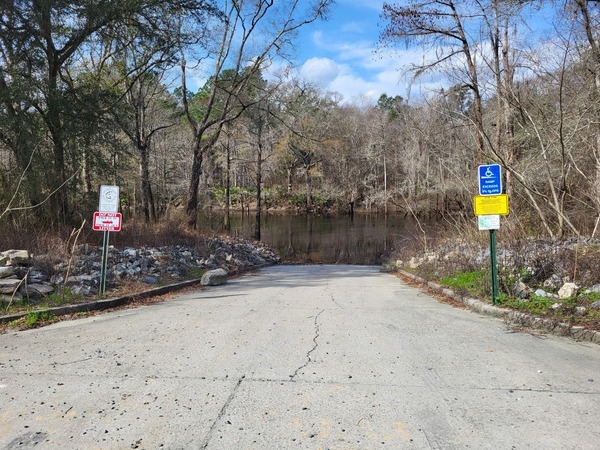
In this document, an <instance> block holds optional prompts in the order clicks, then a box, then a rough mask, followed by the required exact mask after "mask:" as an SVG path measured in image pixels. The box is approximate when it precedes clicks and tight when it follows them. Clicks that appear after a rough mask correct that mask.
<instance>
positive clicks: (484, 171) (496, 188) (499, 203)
mask: <svg viewBox="0 0 600 450" xmlns="http://www.w3.org/2000/svg"><path fill="white" fill-rule="evenodd" d="M478 172H479V195H476V196H475V197H474V198H473V210H474V212H475V215H476V216H477V219H478V222H479V229H480V230H490V262H491V266H492V303H493V304H494V305H496V304H497V303H498V264H497V262H496V230H497V229H499V228H500V216H501V215H502V216H505V215H507V214H508V212H509V210H508V196H507V195H506V194H503V193H502V191H503V189H502V167H501V166H500V165H499V164H484V165H481V166H479V168H478Z"/></svg>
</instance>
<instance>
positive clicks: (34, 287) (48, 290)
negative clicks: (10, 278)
mask: <svg viewBox="0 0 600 450" xmlns="http://www.w3.org/2000/svg"><path fill="white" fill-rule="evenodd" d="M21 290H22V291H23V293H24V294H26V295H29V296H31V297H45V296H47V295H50V294H52V293H53V292H54V288H53V287H52V286H50V285H47V284H37V283H33V284H27V285H21Z"/></svg>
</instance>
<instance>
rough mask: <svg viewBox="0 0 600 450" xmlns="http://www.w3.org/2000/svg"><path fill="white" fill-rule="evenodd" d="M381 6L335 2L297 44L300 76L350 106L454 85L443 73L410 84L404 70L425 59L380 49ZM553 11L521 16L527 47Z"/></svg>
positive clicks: (415, 51) (374, 0)
mask: <svg viewBox="0 0 600 450" xmlns="http://www.w3.org/2000/svg"><path fill="white" fill-rule="evenodd" d="M388 2H390V3H394V2H393V1H389V0H388ZM383 3H384V1H383V0H337V1H336V3H335V4H334V5H333V7H332V9H331V13H330V17H329V20H327V21H320V22H317V23H314V24H310V25H307V26H306V27H305V28H303V29H302V31H301V34H300V36H299V40H298V42H297V45H298V49H297V57H296V60H295V65H296V67H297V71H296V75H297V76H301V77H303V78H305V79H306V80H308V81H310V82H313V83H316V84H317V85H319V86H320V87H321V88H323V89H325V90H327V91H333V92H338V93H340V94H341V95H342V96H343V98H344V101H346V102H348V101H350V102H357V103H363V102H364V101H367V102H369V103H374V102H376V101H377V99H378V98H379V96H380V95H381V94H382V93H386V94H388V95H390V96H395V95H401V96H402V97H404V98H405V99H410V100H416V99H417V98H418V97H419V96H420V95H427V93H428V92H432V91H438V90H439V89H440V88H442V87H447V86H448V85H449V84H450V83H449V81H448V80H447V78H446V77H445V76H444V75H442V74H430V75H428V76H426V77H423V78H420V79H419V80H418V81H417V82H415V83H413V84H412V85H411V79H410V75H407V71H406V70H402V69H403V68H404V69H406V68H407V67H408V66H409V65H410V64H411V63H413V62H414V63H420V62H422V61H423V59H424V58H425V59H427V55H426V54H425V53H424V52H423V50H421V49H420V48H418V47H412V48H403V47H402V46H399V47H396V49H395V50H394V51H392V50H387V51H385V50H384V51H379V52H377V51H376V50H377V43H378V39H379V34H380V32H381V31H382V29H383V26H384V23H383V21H382V19H381V17H380V14H381V11H382V8H383ZM549 9H551V8H550V7H546V8H545V11H539V10H534V11H529V12H523V17H524V22H525V25H522V26H520V27H519V28H520V29H521V32H525V33H526V37H525V39H526V40H527V41H528V43H529V44H532V42H533V40H532V38H531V36H532V35H531V32H532V28H533V31H535V33H534V35H536V36H541V35H542V34H543V31H544V32H548V31H549V29H550V28H551V23H550V21H549V19H548V14H551V11H549ZM543 29H544V30H543ZM542 30H543V31H542ZM550 31H551V30H550ZM380 50H381V49H380Z"/></svg>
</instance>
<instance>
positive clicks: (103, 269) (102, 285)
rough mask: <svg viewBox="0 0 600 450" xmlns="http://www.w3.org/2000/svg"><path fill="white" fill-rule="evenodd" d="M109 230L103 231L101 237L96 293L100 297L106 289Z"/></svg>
mask: <svg viewBox="0 0 600 450" xmlns="http://www.w3.org/2000/svg"><path fill="white" fill-rule="evenodd" d="M109 234H110V231H105V232H104V237H103V239H102V267H101V268H100V286H99V287H98V295H99V296H100V297H103V296H104V292H105V291H106V270H107V267H108V237H109Z"/></svg>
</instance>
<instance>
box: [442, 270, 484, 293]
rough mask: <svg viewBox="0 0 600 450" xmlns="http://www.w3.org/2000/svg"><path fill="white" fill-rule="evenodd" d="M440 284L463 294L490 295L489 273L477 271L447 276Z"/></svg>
mask: <svg viewBox="0 0 600 450" xmlns="http://www.w3.org/2000/svg"><path fill="white" fill-rule="evenodd" d="M440 284H442V285H444V286H447V287H449V288H451V289H453V290H455V291H457V292H460V293H463V294H470V295H473V296H486V295H487V294H489V289H488V287H489V285H490V280H489V274H488V273H487V272H485V271H482V270H476V271H473V272H464V273H458V274H455V275H452V276H446V277H444V278H442V279H441V280H440Z"/></svg>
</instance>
